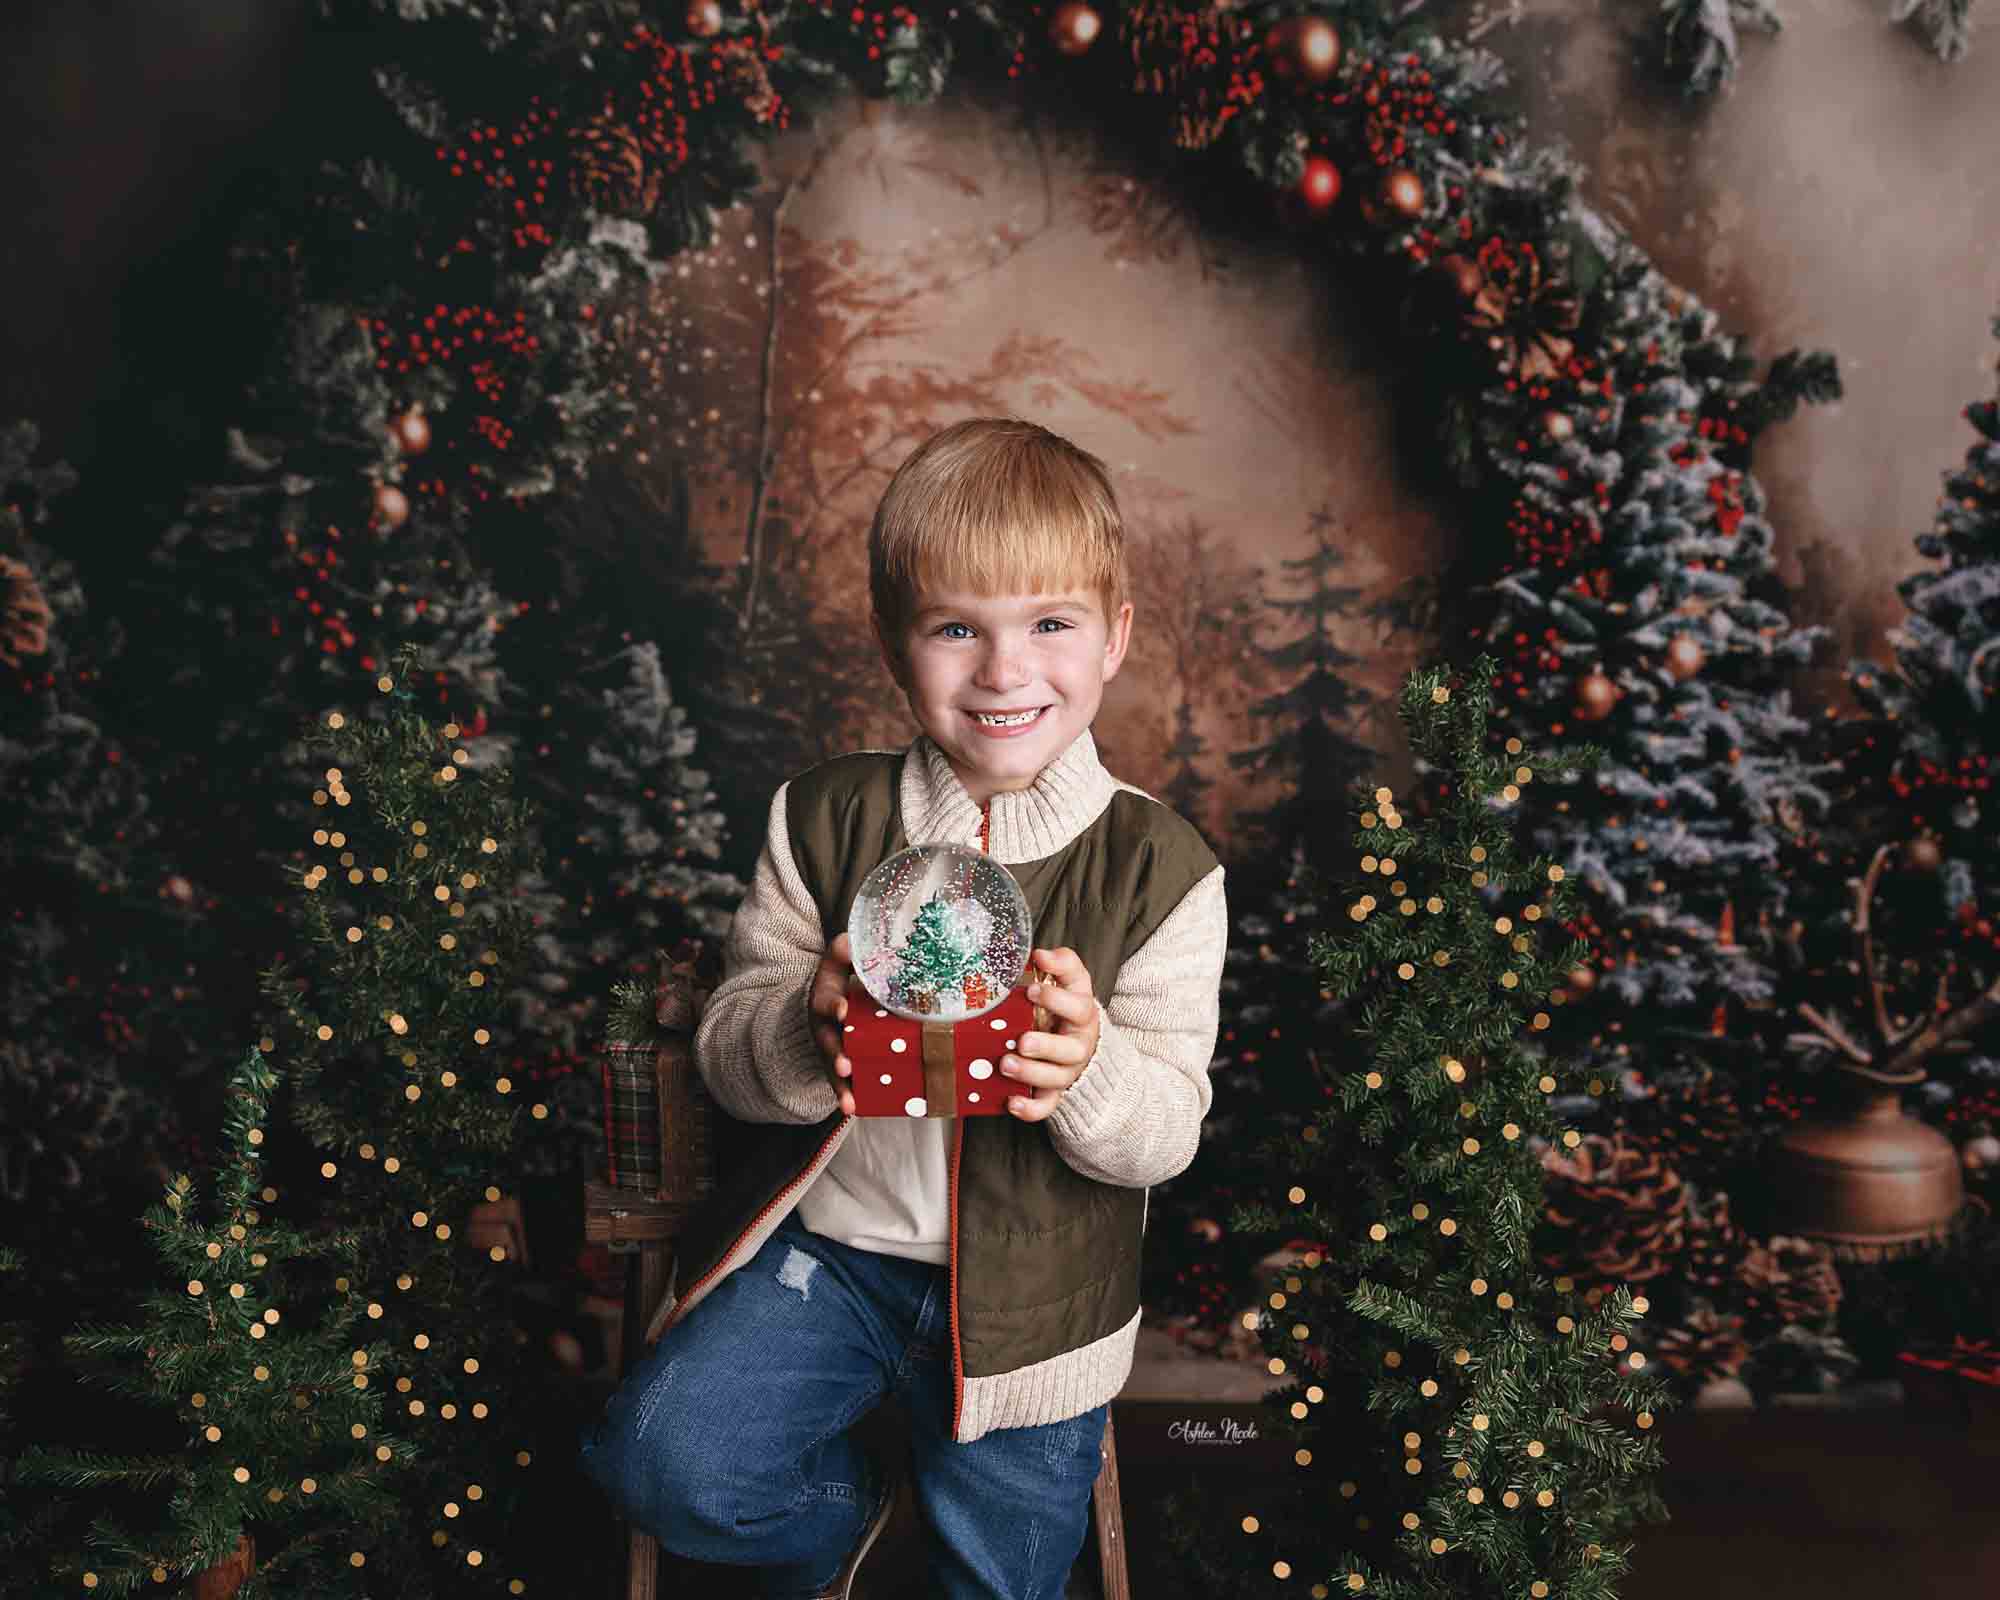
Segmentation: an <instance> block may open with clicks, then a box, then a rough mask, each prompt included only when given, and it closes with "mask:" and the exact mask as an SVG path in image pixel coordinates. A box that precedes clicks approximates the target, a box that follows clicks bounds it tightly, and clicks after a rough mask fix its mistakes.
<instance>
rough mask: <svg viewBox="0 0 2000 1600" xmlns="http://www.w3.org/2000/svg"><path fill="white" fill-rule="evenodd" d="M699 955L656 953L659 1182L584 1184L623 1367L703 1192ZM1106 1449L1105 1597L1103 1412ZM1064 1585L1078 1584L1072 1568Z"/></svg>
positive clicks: (1109, 1568) (1115, 1511)
mask: <svg viewBox="0 0 2000 1600" xmlns="http://www.w3.org/2000/svg"><path fill="white" fill-rule="evenodd" d="M702 958H703V951H702V950H701V947H700V946H699V945H688V944H684V945H682V946H681V947H680V948H679V949H678V950H676V951H675V952H674V954H673V955H672V956H667V955H665V954H664V953H663V955H662V957H661V962H660V977H659V984H658V989H657V993H656V998H657V1015H658V1018H659V1029H660V1035H661V1040H660V1044H659V1047H658V1048H657V1049H656V1050H655V1051H654V1052H653V1072H654V1077H655V1082H656V1086H657V1090H658V1095H659V1108H660V1113H659V1130H660V1133H659V1137H660V1184H659V1188H658V1190H657V1191H656V1192H654V1193H650V1194H649V1193H647V1192H645V1191H644V1190H638V1189H632V1188H622V1187H614V1186H613V1185H611V1184H609V1183H603V1182H597V1181H590V1182H586V1184H585V1185H584V1225H583V1236H584V1239H585V1240H586V1241H587V1242H590V1243H594V1244H603V1245H606V1246H607V1247H609V1248H610V1249H611V1250H612V1251H614V1252H617V1253H621V1254H629V1255H630V1256H631V1257H632V1260H631V1262H630V1264H629V1266H628V1268H627V1275H626V1290H625V1309H624V1319H623V1336H622V1338H621V1340H620V1344H619V1370H620V1373H621V1375H622V1374H623V1373H624V1372H626V1371H629V1370H630V1368H631V1367H632V1365H633V1363H634V1362H635V1361H636V1360H637V1358H638V1356H639V1354H640V1351H641V1347H642V1345H643V1343H644V1340H645V1334H646V1330H647V1328H648V1326H649V1325H650V1324H651V1322H652V1319H653V1315H654V1312H655V1311H656V1310H657V1309H658V1307H659V1305H660V1303H661V1301H662V1300H663V1299H664V1297H665V1295H666V1291H667V1279H668V1274H669V1269H670V1265H671V1261H672V1256H673V1246H674V1240H675V1238H676V1237H677V1235H678V1234H679V1232H680V1229H681V1226H682V1224H683V1223H684V1222H685V1221H686V1219H687V1217H688V1215H689V1214H690V1212H692V1210H693V1209H694V1207H695V1205H696V1204H697V1203H698V1202H699V1200H700V1199H701V1197H702V1196H703V1195H704V1194H706V1192H707V1190H708V1188H709V1185H710V1175H711V1172H712V1170H713V1169H712V1166H711V1163H712V1161H713V1159H714V1152H713V1149H712V1147H711V1143H710V1136H711V1133H712V1132H713V1131H714V1130H715V1129H716V1128H717V1126H718V1124H719V1122H720V1120H721V1118H722V1113H720V1112H719V1111H717V1110H716V1109H715V1108H714V1107H713V1105H712V1104H711V1103H710V1102H709V1101H708V1098H707V1094H706V1091H705V1090H704V1089H703V1087H702V1084H701V1079H700V1077H699V1075H698V1074H697V1073H696V1071H695V1069H694V1059H693V1058H694V1030H695V1024H696V1023H697V1022H699V1021H700V1019H701V1013H702V1010H703V1008H704V1007H705V1006H706V1005H707V1003H708V996H709V993H710V991H711V989H712V987H713V984H714V977H713V974H712V969H711V970H710V971H704V970H703V969H702ZM1103 1453H1104V1460H1103V1465H1102V1466H1101V1467H1100V1468H1099V1469H1098V1474H1097V1483H1096V1485H1095V1487H1094V1488H1093V1490H1092V1492H1091V1521H1092V1524H1093V1525H1094V1527H1095V1529H1096V1534H1097V1538H1096V1554H1097V1560H1096V1563H1095V1565H1096V1568H1097V1578H1098V1586H1099V1593H1100V1594H1101V1595H1102V1597H1103V1600H1131V1587H1130V1582H1129V1579H1128V1575H1127V1566H1126V1560H1125V1519H1124V1514H1123V1512H1122V1510H1121V1508H1120V1504H1119V1498H1118V1450H1117V1442H1116V1440H1115V1438H1114V1437H1113V1433H1112V1426H1111V1420H1110V1417H1109V1416H1108V1415H1107V1416H1106V1418H1105V1424H1104V1452H1103ZM1087 1549H1088V1545H1086V1550H1087ZM1086 1563H1087V1557H1086V1559H1085V1560H1081V1561H1079V1563H1078V1571H1079V1572H1080V1571H1081V1570H1082V1568H1083V1567H1084V1565H1086ZM659 1592H660V1590H659V1547H658V1545H657V1543H656V1542H655V1540H654V1539H653V1537H652V1535H650V1534H647V1533H641V1532H640V1531H639V1530H638V1529H636V1528H633V1529H628V1530H627V1539H626V1576H625V1586H624V1600H655V1597H656V1596H657V1595H658V1594H659ZM857 1592H858V1593H859V1594H861V1595H864V1596H865V1595H866V1594H868V1593H869V1592H870V1589H869V1585H868V1574H867V1569H866V1568H865V1567H864V1569H863V1572H862V1576H861V1579H860V1581H859V1583H858V1585H857ZM875 1592H876V1593H879V1592H880V1591H879V1590H878V1591H875ZM1071 1592H1072V1593H1073V1592H1075V1579H1074V1577H1073V1578H1072V1587H1071Z"/></svg>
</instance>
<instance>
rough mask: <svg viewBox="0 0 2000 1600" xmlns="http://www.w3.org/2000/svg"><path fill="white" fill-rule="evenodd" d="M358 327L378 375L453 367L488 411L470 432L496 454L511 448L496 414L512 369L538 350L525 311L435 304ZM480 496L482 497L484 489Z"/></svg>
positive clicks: (478, 415) (471, 423) (452, 444)
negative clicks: (368, 338)
mask: <svg viewBox="0 0 2000 1600" xmlns="http://www.w3.org/2000/svg"><path fill="white" fill-rule="evenodd" d="M362 325H363V326H364V327H365V328H366V329H367V330H368V332H369V335H370V336H371V337H372V338H373V340H374V342H375V367H376V370H377V371H379V372H395V373H409V372H412V371H417V370H421V369H423V368H426V367H431V366H438V367H446V368H453V369H456V370H457V371H459V372H461V373H463V374H464V376H465V377H466V379H467V380H468V381H469V382H470V383H471V386H472V388H473V390H474V392H475V393H476V394H477V395H478V396H479V398H480V399H482V400H484V401H485V402H486V404H487V406H488V407H491V408H492V409H491V410H483V411H477V412H474V413H473V414H471V415H470V416H469V417H468V418H467V426H468V428H469V429H470V430H471V432H472V433H474V434H476V435H477V436H478V437H479V438H480V439H481V440H482V441H484V443H485V445H486V447H487V448H488V449H489V450H492V451H493V452H495V453H496V454H505V453H506V452H507V451H509V450H511V449H512V448H513V447H514V432H513V429H512V428H510V427H509V426H508V425H507V424H506V423H505V422H503V421H502V420H501V419H500V417H499V415H497V412H498V411H499V410H500V408H501V407H502V405H503V403H504V402H505V400H506V397H507V394H508V391H509V389H510V387H511V372H512V369H513V368H514V367H515V366H516V365H523V364H530V363H532V362H533V360H534V358H535V357H536V355H537V354H538V353H539V351H540V349H541V341H540V339H539V338H537V337H536V335H535V334H534V333H533V331H531V329H530V328H529V325H528V313H527V312H526V311H525V310H522V309H519V308H516V309H515V310H514V311H513V312H511V313H505V312H499V311H495V310H494V309H493V308H492V307H490V306H459V307H456V308H453V307H451V306H447V305H445V304H443V303H442V302H439V303H437V304H434V305H433V306H432V307H431V309H430V310H429V311H428V312H422V313H414V312H413V313H407V314H403V315H399V316H395V317H388V316H379V317H372V318H370V317H364V318H363V319H362ZM441 443H442V444H443V447H444V449H445V450H447V451H449V450H453V449H456V448H457V444H458V441H457V440H455V439H451V438H445V439H443V440H442V441H441ZM438 487H439V489H440V490H442V488H443V483H442V480H438ZM480 497H481V498H482V499H484V498H485V494H484V492H483V491H482V493H481V496H480Z"/></svg>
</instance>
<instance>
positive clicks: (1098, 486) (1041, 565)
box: [868, 418, 1125, 632]
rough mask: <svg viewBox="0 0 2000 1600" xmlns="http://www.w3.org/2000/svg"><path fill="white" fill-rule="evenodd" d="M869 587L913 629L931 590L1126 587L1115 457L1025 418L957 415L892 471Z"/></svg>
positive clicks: (882, 609)
mask: <svg viewBox="0 0 2000 1600" xmlns="http://www.w3.org/2000/svg"><path fill="white" fill-rule="evenodd" d="M868 543H869V587H870V591H871V598H872V599H873V602H874V606H875V611H876V615H877V616H878V617H879V618H880V619H881V621H882V623H883V625H884V627H885V628H886V629H888V630H890V631H893V632H901V631H902V629H903V628H905V627H906V626H907V625H908V623H909V619H910V614H911V612H912V611H913V610H914V609H915V603H916V595H917V593H918V592H919V590H922V589H941V590H952V591H959V592H970V593H975V594H1064V593H1069V592H1071V591H1081V592H1083V593H1085V594H1089V595H1091V596H1092V597H1094V598H1095V599H1096V600H1097V602H1098V603H1099V605H1100V606H1101V607H1102V608H1103V611H1104V615H1105V617H1106V619H1107V620H1109V619H1111V618H1112V617H1113V616H1115V615H1116V613H1117V611H1118V608H1119V607H1120V605H1122V604H1123V602H1124V598H1125V559H1124V528H1123V524H1122V521H1121V519H1120V517H1119V514H1118V502H1117V499H1116V496H1115V495H1114V494H1113V493H1112V490H1111V483H1110V479H1109V477H1108V476H1107V475H1106V473H1105V470H1104V464H1103V463H1102V462H1101V461H1099V460H1098V459H1097V458H1096V457H1095V456H1093V455H1091V454H1089V453H1088V452H1086V451H1084V450H1080V449H1078V448H1077V447H1076V446H1075V445H1073V444H1071V443H1070V442H1069V441H1068V440H1066V439H1063V438H1061V437H1060V436H1058V435H1056V434H1053V433H1051V432H1049V431H1048V430H1047V429H1045V428H1041V427H1038V426H1037V425H1036V424H1034V423H1031V422H1023V421H1019V420H1016V419H997V418H973V419H971V420H969V421H966V422H960V423H954V424H952V425H951V426H950V427H947V428H945V429H943V430H941V431H940V432H938V433H936V434H934V435H932V437H931V438H930V439H928V440H926V441H925V442H924V444H922V445H921V446H919V447H918V449H917V450H916V452H915V453H914V454H912V455H911V456H910V458H909V459H908V460H906V461H905V462H904V463H903V465H902V466H901V467H899V468H898V469H897V471H896V475H895V477H894V478H892V479H891V480H890V483H889V487H888V489H887V490H885V491H884V493H883V496H882V502H881V504H880V506H878V507H877V509H876V513H875V520H874V524H873V526H872V527H871V528H870V530H869V541H868Z"/></svg>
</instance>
